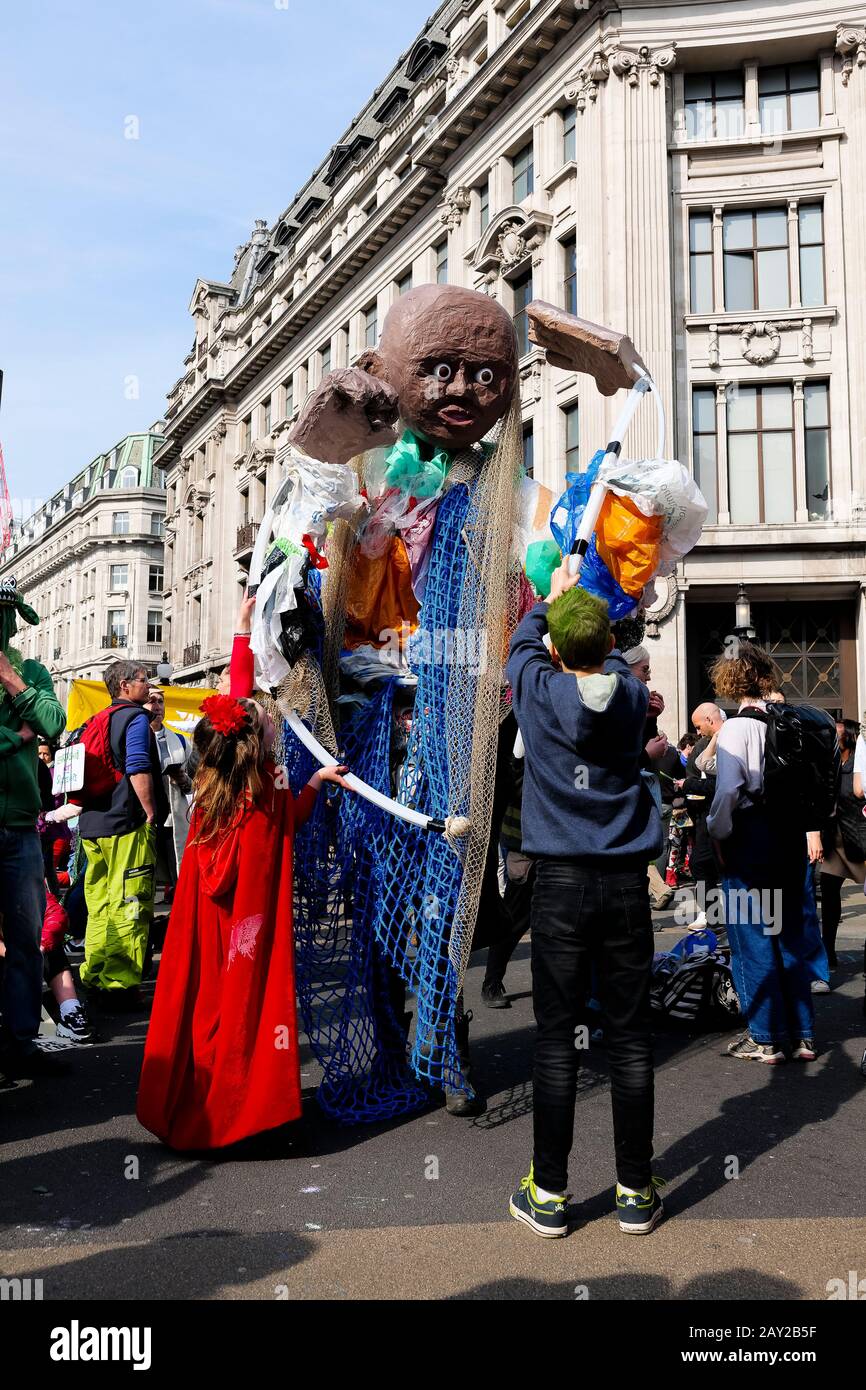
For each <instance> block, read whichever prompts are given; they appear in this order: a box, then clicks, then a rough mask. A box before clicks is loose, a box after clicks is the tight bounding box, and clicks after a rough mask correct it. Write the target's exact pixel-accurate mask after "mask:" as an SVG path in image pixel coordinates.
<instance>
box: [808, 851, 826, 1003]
mask: <svg viewBox="0 0 866 1390" xmlns="http://www.w3.org/2000/svg"><path fill="white" fill-rule="evenodd" d="M803 933H804V936H805V941H806V948H805V949H806V954H805V961H806V965H807V966H808V968H809V971H810V973H811V975H812V978H813V979H815V980H823V981H824V983H825V984H829V982H830V964H829V962H828V960H827V951H826V948H825V946H824V940H823V937H822V936H821V924H820V922H819V921H818V907H817V904H816V902H815V865H814V864H807V865H806V887H805V891H804V893H803Z"/></svg>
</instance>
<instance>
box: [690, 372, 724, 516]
mask: <svg viewBox="0 0 866 1390" xmlns="http://www.w3.org/2000/svg"><path fill="white" fill-rule="evenodd" d="M692 458H693V460H694V473H695V482H696V483H697V485H698V487H699V488H700V490H701V492H702V493H703V495H704V498H705V500H706V503H707V524H708V525H709V526H715V525H716V524H717V522H718V520H719V453H718V440H717V437H716V388H715V386H696V387H695V388H694V390H693V391H692Z"/></svg>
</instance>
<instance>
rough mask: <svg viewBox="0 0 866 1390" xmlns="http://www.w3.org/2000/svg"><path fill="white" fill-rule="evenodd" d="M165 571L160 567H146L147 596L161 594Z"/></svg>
mask: <svg viewBox="0 0 866 1390" xmlns="http://www.w3.org/2000/svg"><path fill="white" fill-rule="evenodd" d="M164 577H165V571H164V569H163V566H162V565H148V569H147V592H148V593H149V594H161V593H162V584H163V579H164Z"/></svg>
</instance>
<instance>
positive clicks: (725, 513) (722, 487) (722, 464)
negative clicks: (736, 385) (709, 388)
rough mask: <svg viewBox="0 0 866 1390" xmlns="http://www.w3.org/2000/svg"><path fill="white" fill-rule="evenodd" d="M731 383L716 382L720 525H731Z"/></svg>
mask: <svg viewBox="0 0 866 1390" xmlns="http://www.w3.org/2000/svg"><path fill="white" fill-rule="evenodd" d="M729 386H730V382H729V381H718V382H716V471H717V474H718V487H719V525H720V526H730V524H731V499H730V493H729V488H728V387H729Z"/></svg>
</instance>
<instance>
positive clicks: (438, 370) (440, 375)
mask: <svg viewBox="0 0 866 1390" xmlns="http://www.w3.org/2000/svg"><path fill="white" fill-rule="evenodd" d="M433 375H434V376H435V377H436V379H437V381H450V380H451V368H450V367H449V366H448V363H447V362H439V363H437V365H436V366H435V367H434V368H433Z"/></svg>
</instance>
